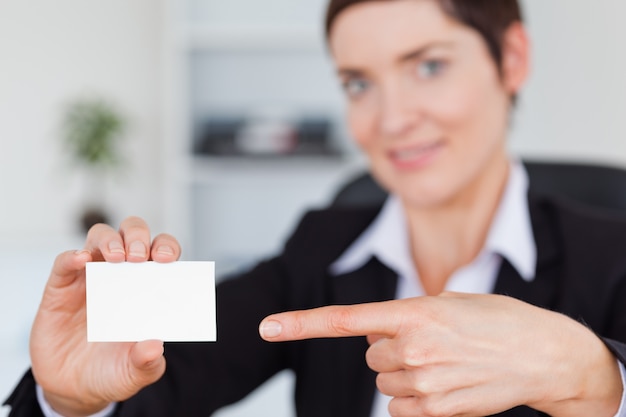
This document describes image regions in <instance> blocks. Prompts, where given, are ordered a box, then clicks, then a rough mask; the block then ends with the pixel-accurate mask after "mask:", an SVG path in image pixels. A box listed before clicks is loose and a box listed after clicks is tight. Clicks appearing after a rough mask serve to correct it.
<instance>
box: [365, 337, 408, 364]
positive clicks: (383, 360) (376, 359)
mask: <svg viewBox="0 0 626 417" xmlns="http://www.w3.org/2000/svg"><path fill="white" fill-rule="evenodd" d="M397 346H398V343H397V340H396V339H389V338H386V337H385V338H380V339H378V340H377V341H376V342H375V343H372V344H371V345H370V347H369V348H368V349H367V352H366V353H365V361H366V362H367V366H369V367H370V369H371V370H373V371H375V372H395V371H399V370H402V369H405V368H406V366H405V362H404V357H403V356H402V355H401V354H399V352H398V348H397Z"/></svg>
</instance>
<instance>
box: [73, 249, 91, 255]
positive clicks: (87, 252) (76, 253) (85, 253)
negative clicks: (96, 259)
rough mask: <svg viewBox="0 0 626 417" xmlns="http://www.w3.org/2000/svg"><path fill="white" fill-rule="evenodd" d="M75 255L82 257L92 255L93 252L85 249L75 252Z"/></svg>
mask: <svg viewBox="0 0 626 417" xmlns="http://www.w3.org/2000/svg"><path fill="white" fill-rule="evenodd" d="M74 254H75V255H76V256H81V255H91V252H89V251H88V250H85V249H79V250H75V251H74Z"/></svg>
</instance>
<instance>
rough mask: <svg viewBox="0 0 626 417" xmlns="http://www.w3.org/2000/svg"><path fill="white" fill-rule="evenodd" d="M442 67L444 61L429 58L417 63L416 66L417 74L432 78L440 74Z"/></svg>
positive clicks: (443, 66) (443, 67)
mask: <svg viewBox="0 0 626 417" xmlns="http://www.w3.org/2000/svg"><path fill="white" fill-rule="evenodd" d="M444 69H445V63H444V62H443V61H441V60H437V59H430V60H427V61H422V62H420V63H419V65H418V66H417V74H418V75H419V76H420V77H421V78H432V77H435V76H437V75H439V74H441V72H442V71H443V70H444Z"/></svg>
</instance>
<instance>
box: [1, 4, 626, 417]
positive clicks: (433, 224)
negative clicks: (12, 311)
mask: <svg viewBox="0 0 626 417" xmlns="http://www.w3.org/2000/svg"><path fill="white" fill-rule="evenodd" d="M328 10H329V12H328V19H327V33H328V43H329V47H330V51H331V54H332V57H333V59H334V61H335V63H336V66H337V69H338V73H339V76H340V78H341V81H342V84H343V86H344V89H345V92H346V95H347V98H348V119H349V123H350V126H351V129H352V132H353V136H354V137H355V140H357V142H358V143H359V145H360V146H361V147H362V148H363V150H364V151H365V152H366V153H367V155H368V157H369V160H370V163H371V170H372V173H373V174H374V175H375V177H376V178H377V179H378V180H379V181H380V183H381V184H382V185H383V186H385V187H386V188H387V189H388V190H389V191H390V192H391V197H390V198H389V200H388V201H387V202H386V203H385V205H384V206H383V208H382V209H380V210H378V209H377V210H370V209H354V210H338V209H329V210H325V211H320V212H313V213H309V214H308V215H307V216H305V218H304V219H303V220H302V222H301V224H300V226H299V227H298V229H297V230H296V231H295V233H294V234H293V236H292V237H291V239H290V240H289V241H288V242H287V244H286V246H285V249H284V252H283V253H282V254H281V255H280V256H278V257H276V258H274V259H271V260H268V261H267V262H264V263H262V264H260V265H259V266H258V267H256V268H255V269H254V270H253V271H251V272H249V273H247V274H245V275H244V276H242V277H240V278H238V279H234V280H229V281H226V282H224V283H222V284H220V286H219V287H218V294H217V299H218V320H219V323H218V328H219V342H217V343H215V344H210V345H197V344H189V345H185V344H175V345H169V344H166V345H165V355H164V356H165V358H164V357H163V356H162V352H163V345H162V344H161V343H159V342H156V341H147V342H141V343H137V344H86V342H85V321H84V319H85V318H84V307H85V306H84V265H85V262H87V261H89V260H92V259H93V260H106V261H110V262H119V261H123V260H127V261H133V262H137V261H144V260H146V259H154V260H156V261H160V262H169V261H173V260H175V259H177V257H178V255H179V253H180V248H179V246H178V244H177V243H176V241H175V239H174V238H173V237H171V236H167V235H160V236H157V237H156V238H154V240H153V241H152V242H151V241H150V237H149V232H148V228H147V226H146V225H145V224H144V223H143V222H142V221H141V220H140V219H136V218H131V219H127V220H126V221H125V222H124V223H123V224H122V225H121V228H120V232H117V231H115V230H113V229H111V228H110V227H108V226H104V225H99V226H96V227H94V228H93V229H92V230H91V231H90V233H89V236H88V239H87V245H86V250H85V251H81V252H77V253H75V252H68V253H65V254H62V255H60V256H59V257H58V259H57V261H56V263H55V266H54V268H53V271H52V275H51V278H50V280H49V282H48V285H47V288H46V292H45V295H44V299H43V301H42V304H41V306H40V310H39V312H38V315H37V318H36V320H35V323H34V325H33V331H32V337H31V357H32V362H33V369H32V374H30V373H29V374H27V375H26V377H25V378H24V379H23V381H22V383H21V384H20V386H19V387H18V388H17V389H16V390H15V392H14V394H13V396H12V397H11V398H10V399H9V401H8V402H9V404H11V405H12V406H13V410H12V414H11V415H12V416H32V415H39V414H38V413H39V404H41V406H42V407H44V408H45V407H48V406H50V407H51V408H52V409H54V410H56V411H58V412H59V413H61V414H62V415H66V416H83V415H89V414H92V413H94V412H98V411H101V410H103V409H104V410H105V411H104V414H105V415H109V414H111V415H119V416H143V415H145V416H172V415H180V416H196V415H197V416H204V415H208V414H210V413H211V412H212V411H213V410H215V409H217V408H219V407H220V406H222V405H225V404H228V403H231V402H234V401H237V400H238V399H240V398H242V397H243V396H244V395H246V394H247V393H248V392H250V391H251V390H252V389H254V388H255V387H257V386H258V385H259V384H261V383H262V382H263V381H265V380H266V379H268V378H269V377H271V376H272V375H273V374H275V373H276V372H278V371H280V370H282V369H285V368H291V369H293V370H294V372H295V373H296V375H297V387H296V393H295V398H296V409H297V412H298V415H299V416H332V415H341V416H346V415H349V416H364V417H365V416H381V415H386V414H387V410H386V409H387V407H389V412H390V413H391V414H392V415H394V416H404V415H446V416H448V415H449V416H452V415H467V416H480V415H488V414H495V413H502V414H501V415H505V416H537V415H540V412H544V413H548V414H550V415H552V416H574V415H585V416H587V415H593V416H600V417H601V416H614V415H616V414H617V413H621V412H622V411H621V410H618V409H619V408H620V402H621V401H622V396H623V388H622V380H621V373H620V372H621V370H620V365H619V364H618V360H617V359H616V356H614V355H613V354H612V353H611V352H614V353H615V354H616V355H617V356H618V357H620V358H621V360H624V356H623V355H622V356H619V355H620V352H624V345H623V343H624V342H626V308H625V307H624V306H623V304H624V303H622V302H620V300H621V299H623V297H624V296H626V262H624V261H623V259H626V258H624V253H626V238H625V236H626V233H624V232H626V225H624V224H623V223H621V222H618V221H614V220H604V219H601V218H596V217H594V216H593V215H591V214H589V215H588V214H585V213H582V212H579V211H578V210H577V209H575V208H570V207H569V206H568V205H567V204H565V203H561V202H555V201H552V200H550V199H547V198H536V197H533V196H532V194H529V195H528V196H527V193H526V179H525V174H524V172H523V168H522V167H521V166H519V165H518V164H516V163H514V162H511V161H510V160H509V158H508V157H507V154H506V132H507V126H508V124H509V117H510V112H511V107H512V104H513V102H514V98H515V95H516V93H517V92H518V91H519V89H520V87H521V86H522V84H523V82H524V80H525V78H526V75H527V72H528V49H529V47H528V40H527V39H526V33H525V30H524V27H523V25H522V24H521V19H520V16H519V8H518V5H517V3H516V1H514V0H498V1H497V2H493V1H489V0H480V1H479V0H456V1H454V0H449V1H447V0H441V1H436V0H393V1H391V0H386V1H382V0H360V1H359V0H332V1H331V3H330V6H329V9H328ZM599 248H602V250H599ZM591 279H593V282H590V280H591ZM444 291H445V292H444ZM449 291H458V292H462V293H463V294H461V293H450V292H449ZM492 292H493V293H496V294H507V295H509V296H503V295H490V294H489V293H492ZM472 293H473V294H472ZM479 294H482V295H479ZM420 295H428V297H417V296H420ZM393 298H401V300H395V301H387V302H383V303H376V302H380V301H383V300H390V299H393ZM337 304H351V306H348V307H326V308H322V309H321V310H311V311H308V312H295V313H286V314H283V315H275V316H271V317H269V318H267V319H266V320H265V321H263V322H262V324H261V326H260V331H261V334H262V336H263V337H264V338H266V339H267V340H270V341H282V340H295V339H303V340H299V341H294V342H292V343H266V342H263V341H262V340H260V339H259V338H258V336H257V335H256V330H257V326H258V324H259V322H260V321H261V319H263V317H265V316H266V315H268V314H271V313H274V312H277V311H287V310H302V309H309V308H313V307H322V306H327V305H337ZM536 306H537V307H536ZM550 310H556V311H558V312H560V313H564V314H559V313H555V312H552V311H550ZM567 316H570V317H573V318H574V319H577V320H584V321H585V322H586V323H587V324H588V326H589V327H590V328H591V329H592V330H593V331H591V330H589V329H588V328H587V327H585V326H583V325H582V324H580V323H579V322H578V321H576V320H573V319H571V318H569V317H567ZM594 332H596V333H597V334H599V335H601V336H602V337H603V338H605V339H601V338H600V337H598V336H596V334H594ZM353 335H367V336H368V339H369V341H370V342H372V345H371V347H370V348H369V349H368V343H367V341H366V339H365V338H363V337H357V338H354V337H346V338H327V337H334V336H353ZM317 337H323V338H321V339H310V338H317ZM366 352H367V365H369V366H370V367H371V370H370V369H369V368H368V367H367V365H366V363H365V361H364V360H363V356H364V355H365V354H366ZM165 359H167V367H166V366H165ZM372 370H373V371H375V372H378V376H377V375H376V373H375V372H373V371H372ZM33 375H34V377H33ZM35 381H36V383H37V384H38V385H37V387H38V388H37V392H38V396H39V397H38V399H37V400H36V399H35V393H36V388H35ZM376 385H378V387H379V389H380V392H381V393H378V392H377V391H376ZM382 393H384V394H388V395H390V396H392V397H394V398H393V399H392V400H391V402H390V403H389V404H387V402H388V399H387V398H386V397H385V396H383V395H382ZM107 407H108V408H107Z"/></svg>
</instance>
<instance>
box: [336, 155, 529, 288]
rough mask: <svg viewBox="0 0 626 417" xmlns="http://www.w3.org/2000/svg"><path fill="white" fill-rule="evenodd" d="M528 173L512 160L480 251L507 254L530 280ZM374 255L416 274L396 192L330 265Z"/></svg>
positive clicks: (340, 268)
mask: <svg viewBox="0 0 626 417" xmlns="http://www.w3.org/2000/svg"><path fill="white" fill-rule="evenodd" d="M527 191H528V175H527V173H526V170H525V169H524V167H523V165H522V164H521V163H520V162H517V161H513V162H512V163H511V170H510V174H509V178H508V180H507V184H506V187H505V190H504V193H503V195H502V199H501V200H500V205H499V206H498V209H497V210H496V214H495V216H494V220H493V222H492V223H491V227H490V229H489V232H488V235H487V240H486V243H485V247H484V249H483V253H485V252H486V253H497V254H499V255H501V256H502V257H504V258H506V259H507V260H508V261H509V263H510V264H511V265H512V266H513V267H514V268H515V269H516V270H517V272H518V273H519V274H520V276H521V277H522V278H523V279H524V280H526V281H532V280H533V279H534V276H535V268H536V264H537V247H536V245H535V240H534V237H533V233H532V224H531V221H530V213H529V211H528V199H527ZM373 256H376V257H377V258H378V259H379V260H380V261H381V262H383V263H384V264H385V265H387V266H388V267H390V268H391V269H393V270H395V271H396V273H398V274H399V275H401V276H405V277H412V276H416V272H415V268H414V266H413V262H412V259H411V254H410V244H409V236H408V233H407V227H406V221H405V215H404V210H403V208H402V204H401V203H400V200H399V198H398V197H397V196H394V195H391V196H389V197H388V198H387V200H386V201H385V203H384V205H383V207H382V209H381V211H380V213H379V214H378V216H376V218H375V219H374V221H373V222H372V223H371V224H370V226H369V227H368V228H367V229H365V231H364V232H363V233H362V234H361V235H360V236H359V237H358V238H357V239H356V240H355V241H354V243H352V245H350V246H349V247H348V249H347V250H346V251H345V252H343V254H342V255H341V256H340V257H339V258H338V259H337V260H336V261H335V262H333V264H331V266H330V272H331V274H333V275H340V274H345V273H348V272H351V271H354V270H356V269H358V268H360V267H361V266H363V265H364V264H365V263H367V262H368V261H369V259H370V258H371V257H373Z"/></svg>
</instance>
